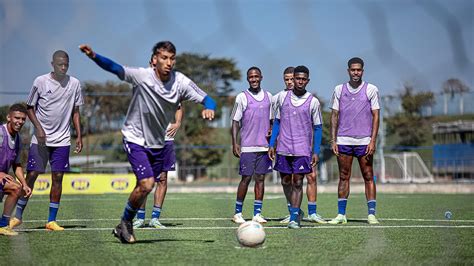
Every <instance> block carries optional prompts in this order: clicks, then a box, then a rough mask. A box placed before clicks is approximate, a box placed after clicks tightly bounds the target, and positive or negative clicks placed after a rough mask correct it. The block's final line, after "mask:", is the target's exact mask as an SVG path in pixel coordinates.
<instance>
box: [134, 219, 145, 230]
mask: <svg viewBox="0 0 474 266" xmlns="http://www.w3.org/2000/svg"><path fill="white" fill-rule="evenodd" d="M142 227H145V220H144V219H137V220H135V222H133V228H134V229H137V228H142Z"/></svg>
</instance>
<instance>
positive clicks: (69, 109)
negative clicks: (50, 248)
mask: <svg viewBox="0 0 474 266" xmlns="http://www.w3.org/2000/svg"><path fill="white" fill-rule="evenodd" d="M51 65H52V67H53V72H51V73H48V74H45V75H42V76H39V77H37V78H36V79H35V81H34V82H33V87H32V89H31V91H30V95H29V97H28V100H27V102H26V104H27V110H28V117H29V118H30V121H31V122H32V123H33V125H34V127H35V133H34V135H33V137H32V139H31V146H30V150H29V154H28V163H27V166H26V170H27V176H26V180H27V183H28V186H30V187H31V188H32V189H33V186H34V184H35V181H36V179H37V178H38V175H39V174H41V173H44V172H45V171H46V165H47V163H48V161H49V162H50V165H51V180H52V185H51V191H50V194H49V199H50V203H49V216H48V223H47V224H46V229H47V230H50V231H62V230H64V228H63V227H61V226H59V225H58V224H57V223H56V216H57V213H58V210H59V203H60V201H61V194H62V182H63V176H64V173H65V172H69V150H70V146H71V126H70V122H71V116H72V121H73V125H74V129H75V131H76V134H77V138H76V147H75V150H74V152H75V153H79V152H81V150H82V135H81V127H80V114H79V106H81V105H83V104H84V99H83V96H82V92H81V85H80V82H79V80H77V79H76V78H74V77H72V76H69V75H67V74H66V73H67V71H68V68H69V55H68V54H67V53H66V52H65V51H61V50H58V51H56V52H54V54H53V61H52V62H51ZM25 196H26V195H25ZM25 196H24V197H21V198H20V200H18V203H17V205H16V213H15V218H13V219H12V220H11V221H10V225H11V227H12V228H13V227H16V226H18V225H20V224H21V223H22V218H23V211H24V210H25V208H26V205H27V203H28V198H27V197H25Z"/></svg>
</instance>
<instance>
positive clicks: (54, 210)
mask: <svg viewBox="0 0 474 266" xmlns="http://www.w3.org/2000/svg"><path fill="white" fill-rule="evenodd" d="M58 210H59V202H52V201H51V202H50V203H49V216H48V223H49V222H52V221H56V215H58Z"/></svg>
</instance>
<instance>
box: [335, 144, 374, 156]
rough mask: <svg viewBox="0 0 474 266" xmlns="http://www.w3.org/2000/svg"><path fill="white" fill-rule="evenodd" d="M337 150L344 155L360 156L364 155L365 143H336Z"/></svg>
mask: <svg viewBox="0 0 474 266" xmlns="http://www.w3.org/2000/svg"><path fill="white" fill-rule="evenodd" d="M337 150H338V151H339V153H342V154H345V155H349V156H355V157H362V156H365V151H366V150H367V145H337Z"/></svg>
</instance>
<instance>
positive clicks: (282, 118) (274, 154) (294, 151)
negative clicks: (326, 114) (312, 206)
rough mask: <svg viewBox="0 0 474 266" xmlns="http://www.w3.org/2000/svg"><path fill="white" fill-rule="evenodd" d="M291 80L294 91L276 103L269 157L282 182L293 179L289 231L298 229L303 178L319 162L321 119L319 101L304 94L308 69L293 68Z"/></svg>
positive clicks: (283, 94) (285, 94) (302, 67)
mask: <svg viewBox="0 0 474 266" xmlns="http://www.w3.org/2000/svg"><path fill="white" fill-rule="evenodd" d="M293 79H294V84H295V85H294V88H293V90H290V91H288V92H286V93H282V94H281V95H280V97H279V99H278V101H279V108H278V110H277V112H276V114H275V120H274V123H273V129H272V136H271V138H270V149H269V151H268V154H269V156H270V158H271V159H272V160H276V163H275V170H277V171H278V172H280V175H281V176H282V179H283V178H288V177H287V176H291V175H293V180H292V183H291V184H292V185H291V198H290V203H291V207H290V222H289V223H288V228H299V227H300V220H301V209H300V207H301V200H302V197H303V178H304V176H305V175H306V174H309V173H311V172H312V169H313V167H315V166H316V165H317V163H318V161H319V151H320V145H321V137H322V119H321V110H320V104H319V101H318V99H317V98H316V97H314V96H313V95H312V94H311V93H309V92H307V91H306V85H307V84H308V83H309V80H310V79H309V70H308V68H307V67H305V66H298V67H295V69H294V75H293ZM277 141H278V145H277V148H276V150H275V144H276V142H277Z"/></svg>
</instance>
